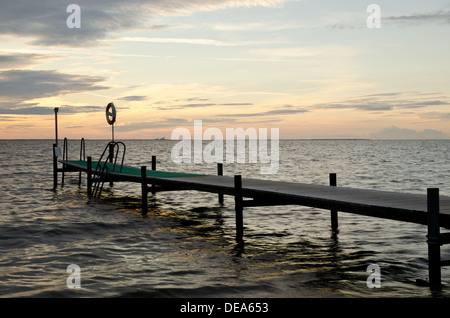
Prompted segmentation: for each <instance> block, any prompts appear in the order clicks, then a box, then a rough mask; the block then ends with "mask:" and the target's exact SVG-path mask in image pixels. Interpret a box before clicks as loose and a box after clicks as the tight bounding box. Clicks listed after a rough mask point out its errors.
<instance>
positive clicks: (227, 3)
mask: <svg viewBox="0 0 450 318" xmlns="http://www.w3.org/2000/svg"><path fill="white" fill-rule="evenodd" d="M287 1H289V0H242V1H235V0H191V1H184V0H171V1H167V0H151V1H148V0H130V1H121V0H98V1H89V0H77V1H76V4H77V5H79V6H80V9H81V15H80V17H81V27H80V28H68V27H67V24H66V21H67V18H68V17H69V16H70V15H71V14H72V13H71V12H69V13H68V12H66V10H67V6H68V5H69V4H72V3H73V1H71V0H70V1H68V0H66V1H61V0H41V1H28V0H15V1H3V2H2V8H1V10H0V34H3V35H10V36H13V37H18V38H26V39H29V43H30V44H33V45H42V46H64V47H76V48H80V47H88V46H94V45H97V44H99V42H100V41H102V40H106V39H112V38H115V37H116V36H117V34H118V33H124V32H127V31H132V30H149V29H150V30H151V29H161V28H165V27H166V26H164V25H160V24H153V23H152V21H153V20H154V17H155V16H158V15H188V14H191V13H192V12H195V11H211V10H217V9H223V8H231V7H250V6H264V7H277V6H281V5H283V3H285V2H287ZM103 44H107V43H105V42H104V43H103ZM209 44H211V43H209ZM213 44H215V43H213ZM219 44H220V43H219Z"/></svg>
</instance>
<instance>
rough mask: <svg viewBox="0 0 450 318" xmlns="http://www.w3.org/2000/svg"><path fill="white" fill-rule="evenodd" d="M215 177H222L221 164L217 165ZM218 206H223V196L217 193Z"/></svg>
mask: <svg viewBox="0 0 450 318" xmlns="http://www.w3.org/2000/svg"><path fill="white" fill-rule="evenodd" d="M217 175H218V176H223V163H218V164H217ZM219 204H220V205H222V204H223V194H222V193H219Z"/></svg>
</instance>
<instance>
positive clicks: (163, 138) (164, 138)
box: [155, 137, 166, 140]
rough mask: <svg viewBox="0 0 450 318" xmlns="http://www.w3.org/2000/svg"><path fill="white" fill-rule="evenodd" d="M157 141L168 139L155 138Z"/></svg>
mask: <svg viewBox="0 0 450 318" xmlns="http://www.w3.org/2000/svg"><path fill="white" fill-rule="evenodd" d="M155 140H166V137H161V138H155Z"/></svg>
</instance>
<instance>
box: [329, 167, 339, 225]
mask: <svg viewBox="0 0 450 318" xmlns="http://www.w3.org/2000/svg"><path fill="white" fill-rule="evenodd" d="M330 186H332V187H336V186H337V177H336V174H335V173H330ZM331 229H332V230H333V231H337V229H338V211H335V210H331Z"/></svg>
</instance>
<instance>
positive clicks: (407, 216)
mask: <svg viewBox="0 0 450 318" xmlns="http://www.w3.org/2000/svg"><path fill="white" fill-rule="evenodd" d="M55 146H56V145H54V149H55ZM58 162H59V163H60V164H62V166H63V168H61V169H58V167H57V163H58ZM53 163H54V165H53V167H54V172H53V173H54V178H57V173H58V172H62V173H63V174H64V173H65V172H69V171H78V172H85V173H86V174H87V180H88V182H87V184H88V185H87V188H88V189H87V192H88V195H89V196H93V190H92V188H93V183H94V182H95V181H93V180H95V178H97V179H98V178H100V177H102V176H101V174H102V173H100V172H99V170H98V168H96V166H97V167H98V162H93V161H92V158H91V157H87V160H86V161H84V160H78V161H73V160H67V159H66V158H63V160H57V158H56V156H55V151H54V152H53ZM109 165H110V166H109V168H108V173H107V175H104V174H103V182H110V183H111V182H117V181H120V182H134V183H138V184H140V186H141V191H142V212H143V214H146V213H147V211H148V205H147V196H148V193H149V192H151V193H156V192H160V191H178V190H195V191H201V192H211V193H217V194H218V195H219V202H221V203H222V202H223V195H230V196H233V197H234V205H235V213H236V240H237V241H238V242H243V237H244V219H243V210H244V207H255V206H272V205H302V206H308V207H313V208H319V209H325V210H330V211H331V226H332V228H333V229H334V230H336V229H337V227H338V217H337V215H338V212H337V211H339V212H347V213H354V214H360V215H366V216H371V217H378V218H384V219H391V220H397V221H401V222H412V223H416V224H422V225H426V226H427V227H428V235H427V244H428V260H429V286H430V288H431V290H433V291H439V290H441V288H442V286H441V266H446V265H450V262H449V261H441V259H440V246H441V245H443V244H449V243H450V235H449V234H447V233H444V234H441V233H440V228H441V227H442V228H446V229H450V197H447V196H440V195H439V189H437V188H430V189H427V193H426V194H425V193H424V194H409V193H399V192H390V191H378V190H367V189H356V188H349V187H338V186H336V175H335V174H330V186H325V185H314V184H304V183H294V182H284V181H270V180H259V179H253V178H245V179H244V178H242V177H241V176H240V175H236V176H223V175H222V174H223V167H222V165H221V164H218V175H200V174H187V173H173V172H163V171H157V170H156V157H155V156H153V157H152V167H151V170H148V169H147V167H145V166H143V167H140V168H133V167H126V166H121V167H120V169H119V168H118V166H111V165H112V163H109ZM54 184H55V186H56V184H57V180H56V179H54Z"/></svg>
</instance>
